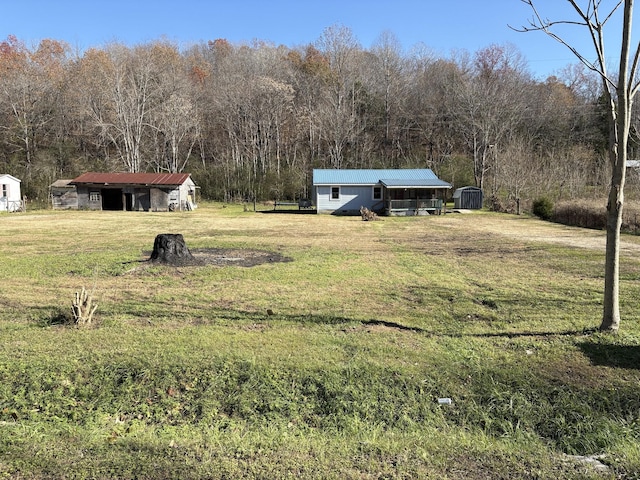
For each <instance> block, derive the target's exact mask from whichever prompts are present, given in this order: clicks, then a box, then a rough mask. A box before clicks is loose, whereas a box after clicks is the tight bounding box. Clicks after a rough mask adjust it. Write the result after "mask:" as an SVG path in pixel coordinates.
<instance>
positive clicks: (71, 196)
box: [49, 180, 78, 210]
mask: <svg viewBox="0 0 640 480" xmlns="http://www.w3.org/2000/svg"><path fill="white" fill-rule="evenodd" d="M49 196H50V198H51V206H52V207H53V209H54V210H64V209H77V208H78V191H77V190H76V186H75V185H71V180H56V181H55V182H53V183H52V184H51V185H49Z"/></svg>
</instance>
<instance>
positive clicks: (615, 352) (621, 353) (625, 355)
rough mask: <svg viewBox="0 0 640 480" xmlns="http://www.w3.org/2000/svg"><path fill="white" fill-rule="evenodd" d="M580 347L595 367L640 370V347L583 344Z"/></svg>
mask: <svg viewBox="0 0 640 480" xmlns="http://www.w3.org/2000/svg"><path fill="white" fill-rule="evenodd" d="M578 347H580V349H581V350H582V351H583V353H584V354H585V355H586V356H587V357H589V359H590V360H591V363H592V364H593V365H599V366H604V367H615V368H628V369H636V370H637V369H640V345H612V344H602V343H593V342H582V343H580V344H578Z"/></svg>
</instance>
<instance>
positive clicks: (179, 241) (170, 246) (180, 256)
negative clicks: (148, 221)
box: [149, 233, 198, 266]
mask: <svg viewBox="0 0 640 480" xmlns="http://www.w3.org/2000/svg"><path fill="white" fill-rule="evenodd" d="M149 260H151V261H152V262H155V263H165V264H168V265H178V266H179V265H195V264H197V263H198V261H197V260H196V259H195V257H194V256H193V255H192V254H191V252H190V251H189V249H188V248H187V244H186V243H185V241H184V237H183V236H182V234H181V233H161V234H159V235H156V239H155V241H154V242H153V252H152V253H151V258H150V259H149Z"/></svg>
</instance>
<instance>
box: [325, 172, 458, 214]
mask: <svg viewBox="0 0 640 480" xmlns="http://www.w3.org/2000/svg"><path fill="white" fill-rule="evenodd" d="M313 187H314V193H315V204H316V209H317V212H318V213H332V214H336V215H358V214H359V213H360V208H361V207H365V208H368V209H369V210H371V211H374V212H377V213H379V214H384V215H427V214H432V213H442V212H443V208H444V207H443V199H444V198H445V194H446V192H447V190H449V189H450V188H451V185H450V184H449V183H447V182H445V181H443V180H440V179H439V178H438V177H437V176H436V175H435V174H434V173H433V171H431V169H428V168H420V169H364V170H337V169H316V170H314V171H313Z"/></svg>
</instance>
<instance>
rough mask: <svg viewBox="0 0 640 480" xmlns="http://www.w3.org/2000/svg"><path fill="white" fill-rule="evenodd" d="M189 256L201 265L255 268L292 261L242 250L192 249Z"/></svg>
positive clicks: (255, 251) (263, 253)
mask: <svg viewBox="0 0 640 480" xmlns="http://www.w3.org/2000/svg"><path fill="white" fill-rule="evenodd" d="M191 254H192V255H193V256H194V257H195V259H196V260H197V261H199V262H200V264H201V265H217V266H227V265H235V266H237V267H255V266H257V265H262V264H265V263H282V262H291V261H293V259H292V258H290V257H285V256H283V255H282V254H280V253H277V252H269V251H265V250H251V249H243V248H195V249H193V248H192V249H191Z"/></svg>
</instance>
